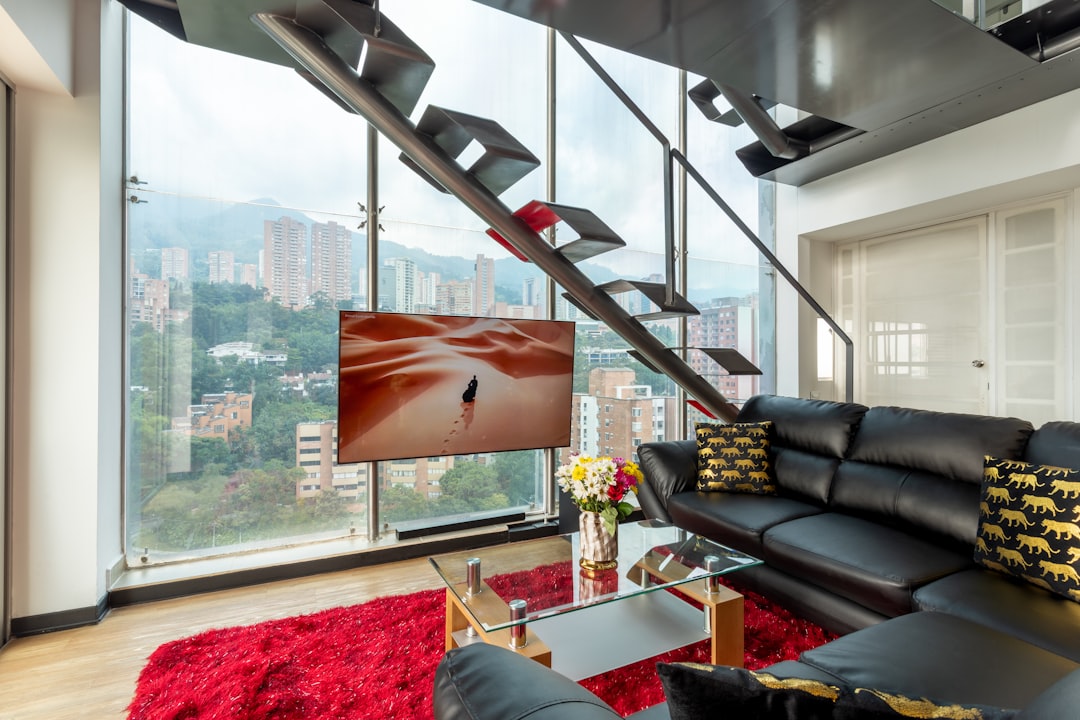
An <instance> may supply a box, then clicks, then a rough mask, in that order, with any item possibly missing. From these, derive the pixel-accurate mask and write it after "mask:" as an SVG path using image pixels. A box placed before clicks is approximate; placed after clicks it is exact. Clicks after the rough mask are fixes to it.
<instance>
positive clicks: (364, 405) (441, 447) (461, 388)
mask: <svg viewBox="0 0 1080 720" xmlns="http://www.w3.org/2000/svg"><path fill="white" fill-rule="evenodd" d="M339 329H340V335H339V345H338V355H339V366H338V367H339V383H338V463H355V462H368V461H374V460H396V459H402V458H419V457H438V456H442V455H468V454H472V453H481V452H496V451H501V450H524V449H533V448H548V447H566V446H567V445H569V444H570V414H571V397H572V392H573V375H574V323H572V322H565V321H560V320H522V319H503V318H490V317H468V316H461V315H413V314H406V313H385V312H361V311H350V310H347V311H342V312H341V313H340V318H339Z"/></svg>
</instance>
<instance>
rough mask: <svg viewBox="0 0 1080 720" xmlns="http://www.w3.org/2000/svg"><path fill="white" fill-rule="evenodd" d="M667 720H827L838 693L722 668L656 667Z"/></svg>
mask: <svg viewBox="0 0 1080 720" xmlns="http://www.w3.org/2000/svg"><path fill="white" fill-rule="evenodd" d="M656 672H657V673H658V674H659V675H660V682H661V683H662V684H663V686H664V696H665V698H666V699H667V704H668V713H669V714H670V715H671V720H705V719H706V718H708V719H712V718H755V719H757V720H789V719H790V720H825V719H826V718H831V717H832V713H833V704H834V703H835V702H836V699H837V698H838V697H839V696H840V688H837V687H833V686H832V685H826V684H824V683H819V682H815V681H813V680H799V679H792V680H781V679H779V678H776V677H773V676H772V675H768V674H766V673H756V672H751V671H749V670H743V669H742V668H735V667H729V666H725V665H701V664H698V663H657V665H656Z"/></svg>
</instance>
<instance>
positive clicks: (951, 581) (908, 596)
mask: <svg viewBox="0 0 1080 720" xmlns="http://www.w3.org/2000/svg"><path fill="white" fill-rule="evenodd" d="M763 421H771V422H772V428H771V431H772V438H771V447H770V450H769V460H770V462H771V464H772V472H773V473H774V474H775V483H776V485H777V492H776V494H770V495H763V494H748V493H733V492H702V491H698V490H697V489H696V483H697V479H698V470H699V467H698V454H697V443H696V441H695V440H687V441H670V442H661V443H652V444H646V445H642V446H641V447H640V448H639V458H640V461H641V466H642V470H643V471H644V473H645V478H646V483H645V485H644V486H643V487H642V489H641V492H640V493H639V500H640V502H641V506H642V509H643V511H644V512H645V514H646V516H648V517H650V518H657V519H663V520H670V521H673V522H674V523H676V524H677V525H679V526H681V527H684V528H686V529H688V530H692V531H694V532H697V533H700V534H702V535H706V536H708V537H710V538H712V539H714V540H716V541H718V542H720V543H723V544H725V545H730V546H732V547H735V548H737V549H739V550H743V551H745V552H747V553H750V554H752V555H755V556H757V557H759V558H761V559H762V560H764V561H765V564H764V565H762V566H760V567H757V568H752V569H748V570H746V571H743V572H741V573H738V574H736V575H734V576H733V578H734V579H735V581H736V582H739V583H742V584H745V586H746V587H747V588H748V589H752V590H756V591H758V592H761V593H762V594H764V595H766V596H767V597H769V598H771V599H773V600H775V601H776V602H778V603H780V604H781V605H784V606H786V607H788V608H790V609H792V610H793V611H794V612H796V613H798V614H800V615H802V616H804V617H807V618H809V619H811V620H814V621H816V622H818V623H820V624H821V625H823V626H824V627H826V628H828V629H831V630H833V631H835V632H838V633H841V634H842V636H841V637H839V638H838V639H836V640H834V641H832V642H830V643H828V644H826V645H824V646H821V647H819V648H816V649H814V650H811V651H809V652H806V653H804V654H803V655H802V656H801V657H800V659H799V660H798V661H789V662H783V663H779V664H777V665H774V666H772V667H770V668H768V669H766V672H768V673H770V674H772V675H775V676H777V677H780V678H807V679H812V680H818V681H822V682H826V683H833V684H836V685H839V686H845V687H861V688H875V689H879V690H882V691H886V692H890V693H898V694H903V695H907V696H909V697H916V698H918V697H928V698H932V699H934V700H936V701H939V702H950V703H966V704H979V705H984V706H991V707H997V708H1030V710H1029V712H1025V713H1024V714H1023V715H1022V717H1024V718H1028V717H1032V718H1035V717H1038V718H1042V717H1047V718H1049V717H1062V718H1066V717H1078V718H1080V602H1076V601H1074V600H1072V599H1068V598H1066V597H1063V596H1062V595H1061V594H1058V593H1055V592H1050V591H1048V590H1046V589H1044V588H1042V587H1037V586H1036V585H1035V584H1032V583H1031V582H1027V581H1024V580H1021V579H1017V578H1015V577H1013V576H1011V575H1010V574H1008V573H1006V572H999V571H998V570H1002V569H1005V568H1002V567H999V568H998V570H995V569H989V568H988V567H986V566H985V565H986V563H984V564H982V565H979V564H976V562H975V561H974V556H975V547H976V543H977V542H980V541H981V540H980V524H981V523H983V522H984V521H985V518H984V517H983V516H982V515H981V514H980V513H981V511H984V510H985V506H984V507H983V508H980V504H981V500H982V499H983V496H982V483H983V477H984V459H985V457H986V456H992V457H995V458H1003V459H1009V460H1015V461H1025V462H1028V463H1033V464H1035V465H1046V466H1060V467H1066V468H1080V424H1078V423H1069V422H1054V423H1048V424H1046V425H1044V426H1043V427H1041V428H1039V429H1038V430H1035V429H1034V428H1033V427H1032V426H1031V424H1030V423H1028V422H1026V421H1023V420H1018V419H1015V418H997V417H986V416H976V415H965V414H957V413H939V412H929V411H921V410H913V409H906V408H896V407H875V408H866V407H864V406H862V405H858V404H852V403H835V402H826V401H817V400H803V399H796V398H784V397H775V396H756V397H754V398H751V399H750V400H749V401H747V403H746V404H745V405H744V407H743V408H742V410H741V412H740V414H739V416H738V418H737V419H736V423H760V422H763ZM1046 484H1049V483H1046ZM1014 494H1016V493H1014ZM1071 497H1072V496H1070V495H1069V494H1067V493H1064V492H1062V493H1060V494H1059V495H1058V496H1057V498H1058V500H1057V502H1058V504H1059V505H1065V507H1063V508H1057V509H1059V510H1068V509H1069V507H1071V506H1070V505H1068V504H1067V503H1066V502H1065V500H1066V499H1069V498H1071ZM1072 502H1073V503H1074V504H1075V505H1076V508H1075V509H1076V512H1077V517H1078V518H1080V499H1075V498H1073V500H1072ZM1030 514H1031V513H1029V515H1030ZM1033 520H1034V521H1035V522H1037V520H1038V515H1037V514H1036V515H1034V516H1033ZM1027 522H1029V523H1030V522H1032V521H1031V520H1028V521H1027ZM1019 529H1023V527H1021V528H1019ZM1010 532H1014V531H1013V530H1010ZM1014 534H1015V533H1014ZM1047 554H1048V556H1049V551H1048V552H1047ZM1055 559H1059V558H1055ZM1002 560H1010V558H1008V557H1007V556H1006V557H1003V558H1002ZM1029 564H1035V563H1034V562H1032V563H1029ZM990 565H993V563H990ZM1078 596H1080V593H1078ZM498 650H499V649H496V648H492V649H490V650H482V651H479V652H477V651H471V652H469V653H463V654H460V656H459V653H458V651H455V653H454V654H453V655H450V656H448V657H447V659H446V660H445V661H444V664H443V665H444V667H441V668H440V672H439V677H438V679H437V681H436V695H435V699H436V705H435V707H436V716H437V717H439V718H442V719H444V720H446V719H449V718H459V717H468V718H481V717H492V718H495V717H503V718H505V717H536V718H540V717H548V716H549V715H546V714H545V712H548V710H545V708H548V709H551V710H552V712H553V714H551V715H550V717H611V715H604V714H602V713H604V712H610V711H609V710H607V709H605V708H604V707H600V706H598V705H596V704H595V703H593V702H592V701H591V700H589V698H588V697H580V698H579V697H576V696H574V698H573V699H570V698H571V696H573V695H574V693H575V692H576V691H575V690H573V688H569V687H566V688H563V690H565V691H566V692H567V693H569V694H568V695H566V696H565V699H569V703H568V704H567V703H563V702H560V701H555V702H552V703H546V702H537V703H534V706H533V707H532V709H531V710H530V711H529V712H527V713H521V712H518V711H520V710H522V708H521V707H520V706H519V707H518V708H517V711H516V712H517V714H512V715H511V714H496V715H489V714H486V712H483V711H481V710H479V708H480V707H481V706H482V705H483V703H480V704H472V703H470V702H468V699H469V697H470V693H469V692H464V693H462V692H461V690H462V686H461V684H460V683H461V682H463V681H464V678H465V677H467V676H469V675H470V672H466V671H465V670H466V668H467V666H469V665H470V664H483V663H484V661H485V659H486V656H487V655H490V654H493V653H494V654H496V655H501V654H502V653H501V652H494V651H498ZM481 656H485V657H481ZM496 664H499V665H500V668H501V669H500V670H499V674H500V676H502V677H504V678H505V673H507V672H508V670H507V668H508V667H509V666H508V665H506V664H505V663H496ZM515 667H516V665H515ZM487 672H488V673H490V672H492V670H491V669H490V668H489V669H488V671H487ZM523 672H525V674H526V675H528V676H530V679H528V680H526V679H525V677H524V676H520V677H518V679H517V680H515V681H514V685H515V686H518V685H519V684H520V683H521V682H525V683H528V685H529V687H530V688H531V691H530V692H531V693H533V694H535V693H537V692H539V693H540V696H543V695H544V692H542V691H540V689H541V688H544V687H546V686H545V684H544V683H545V682H550V683H554V684H556V685H559V686H560V687H562V684H561V682H560V681H561V680H562V678H559V677H558V676H554V677H550V676H551V675H553V674H551V673H550V671H544V672H541V669H533V668H531V667H525V669H524V671H523ZM515 674H516V673H515ZM532 676H536V677H532ZM538 678H544V682H541V681H540V680H539V679H538ZM487 680H488V681H493V682H494V681H495V680H496V678H495V677H494V676H489V677H488V678H487ZM1059 681H1060V682H1059ZM1055 683H1056V684H1055ZM500 685H502V683H498V682H496V683H495V686H496V687H498V686H500ZM571 685H572V683H571ZM502 687H503V688H505V687H506V686H505V685H502ZM552 692H554V691H553V690H552ZM483 694H485V693H483V692H481V695H483ZM586 695H588V693H586ZM1040 695H1041V696H1042V697H1040ZM556 697H561V695H559V693H557V692H556V693H554V694H552V695H550V696H549V699H550V700H554V699H555V698H556ZM472 699H473V700H476V699H477V696H476V695H475V691H474V693H473V695H472ZM462 703H464V705H463V704H462ZM1055 703H1057V704H1056V705H1055ZM470 704H471V705H472V707H473V709H474V710H477V712H464V711H463V710H462V708H463V707H467V706H469V705H470ZM600 705H602V703H601V704H600ZM1048 707H1051V708H1056V710H1053V712H1050V713H1049V714H1044V713H1046V712H1047V708H1048ZM1063 707H1068V708H1069V710H1068V712H1067V713H1066V714H1060V715H1055V714H1053V713H1054V712H1060V710H1061V708H1063ZM508 710H509V709H508ZM596 713H601V714H596ZM648 715H649V716H650V717H666V716H667V714H666V708H664V707H660V708H657V709H654V710H652V711H651V712H649V713H648ZM724 717H726V716H724ZM1018 717H1019V716H1018Z"/></svg>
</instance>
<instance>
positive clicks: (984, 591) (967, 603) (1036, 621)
mask: <svg viewBox="0 0 1080 720" xmlns="http://www.w3.org/2000/svg"><path fill="white" fill-rule="evenodd" d="M915 607H916V608H917V609H919V610H930V611H934V612H943V613H949V614H950V615H958V616H959V617H963V618H966V619H968V620H972V621H974V622H977V623H980V624H982V625H986V626H988V627H992V628H996V629H998V630H1001V631H1003V632H1006V633H1008V634H1009V635H1012V636H1014V637H1017V638H1020V639H1021V640H1024V641H1026V642H1029V643H1031V644H1032V645H1038V646H1039V647H1041V648H1045V649H1046V650H1049V651H1050V652H1053V653H1057V654H1058V655H1063V656H1064V657H1067V658H1069V659H1070V660H1073V661H1076V662H1080V603H1075V602H1072V601H1069V600H1066V599H1064V598H1062V597H1061V596H1059V595H1056V594H1054V593H1051V592H1048V591H1046V590H1042V589H1040V588H1037V587H1032V586H1031V585H1030V584H1028V583H1026V582H1024V581H1022V580H1018V579H1015V578H1011V577H1008V576H1005V575H1001V574H1000V573H996V572H991V571H989V570H981V569H977V568H973V569H971V570H966V571H964V572H959V573H954V574H952V575H948V576H946V577H943V578H941V579H940V580H935V581H934V582H932V583H929V584H927V585H924V586H923V587H921V588H919V589H918V590H916V591H915Z"/></svg>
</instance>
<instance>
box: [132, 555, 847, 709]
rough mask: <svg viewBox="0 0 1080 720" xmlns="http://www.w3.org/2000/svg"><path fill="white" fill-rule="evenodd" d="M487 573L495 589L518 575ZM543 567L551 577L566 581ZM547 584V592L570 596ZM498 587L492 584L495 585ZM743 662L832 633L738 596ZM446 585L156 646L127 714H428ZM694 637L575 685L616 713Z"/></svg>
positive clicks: (653, 685) (702, 654)
mask: <svg viewBox="0 0 1080 720" xmlns="http://www.w3.org/2000/svg"><path fill="white" fill-rule="evenodd" d="M515 575H516V574H511V575H503V576H494V577H492V578H490V579H488V584H489V585H490V586H491V587H492V589H494V590H495V591H496V592H500V588H504V587H509V586H511V585H513V584H514V583H516V582H520V578H517V577H515ZM566 576H567V574H566V573H552V577H566ZM564 584H565V583H563V581H557V582H556V583H555V584H553V585H552V586H551V587H550V588H547V590H548V591H550V592H552V593H555V594H560V593H567V592H569V593H572V589H570V588H569V587H564V586H563V585H564ZM500 594H501V592H500ZM744 595H745V597H746V602H745V608H746V609H745V617H746V667H748V668H750V669H758V668H762V667H765V666H766V665H771V664H772V663H775V662H779V661H781V660H791V659H795V658H796V657H798V655H799V653H800V652H802V651H803V650H807V649H809V648H812V647H816V646H818V645H821V644H823V643H825V642H826V641H828V640H830V639H831V636H830V635H828V634H827V633H825V632H824V631H823V630H822V629H821V628H819V627H817V626H816V625H813V624H812V623H810V622H807V621H805V620H801V619H799V618H797V617H795V616H793V615H792V614H791V613H789V612H788V611H786V610H784V609H783V608H780V607H778V606H776V605H774V604H772V603H770V602H769V601H768V600H766V599H764V598H763V597H761V596H760V595H757V594H755V593H744ZM444 629H445V592H444V591H443V590H425V591H422V592H418V593H413V594H411V595H398V596H393V597H385V598H379V599H377V600H372V601H370V602H366V603H363V604H361V605H353V606H351V607H343V608H334V609H331V610H324V611H322V612H318V613H314V614H311V615H303V616H299V617H291V618H285V619H283V620H270V621H267V622H262V623H258V624H256V625H249V626H244V627H232V628H225V629H222V630H209V631H206V632H203V633H200V634H198V635H195V636H192V637H189V638H184V639H182V640H176V641H173V642H170V643H166V644H165V645H162V646H161V647H159V648H158V649H157V650H155V651H154V653H153V654H152V655H151V656H150V659H149V661H148V663H147V665H146V667H145V668H143V670H142V672H141V673H140V675H139V681H138V686H137V687H136V690H135V697H134V699H133V700H132V701H131V705H130V706H129V708H128V712H129V715H128V718H129V720H301V719H302V720H341V719H344V718H356V719H360V718H383V719H384V720H416V719H430V718H432V708H431V688H432V684H433V681H434V677H435V666H436V665H438V663H439V660H440V659H441V658H442V655H443V642H444V640H443V633H444ZM708 658H709V643H708V641H707V640H706V641H702V642H699V643H696V644H694V645H690V646H687V647H685V648H681V649H679V650H674V651H672V652H669V653H665V654H664V655H660V656H658V657H656V658H652V659H650V660H644V661H642V662H639V663H635V664H634V665H630V666H627V667H624V668H620V669H618V670H613V671H611V672H608V673H605V674H603V675H598V676H596V677H592V678H587V679H585V680H582V681H581V684H582V685H583V686H585V687H586V688H588V689H589V690H591V691H592V692H594V693H596V694H597V695H599V696H600V697H601V698H603V699H604V700H605V701H607V702H608V703H609V704H610V705H611V706H612V707H614V708H615V709H616V710H617V711H618V712H619V713H620V714H622V715H623V716H626V715H629V714H631V713H633V712H637V711H638V710H640V709H642V708H645V707H649V706H650V705H655V704H657V703H659V702H663V699H664V694H663V689H662V688H661V685H660V680H659V678H658V677H657V675H656V669H655V665H656V662H657V661H658V660H664V661H675V660H694V661H696V662H708Z"/></svg>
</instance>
